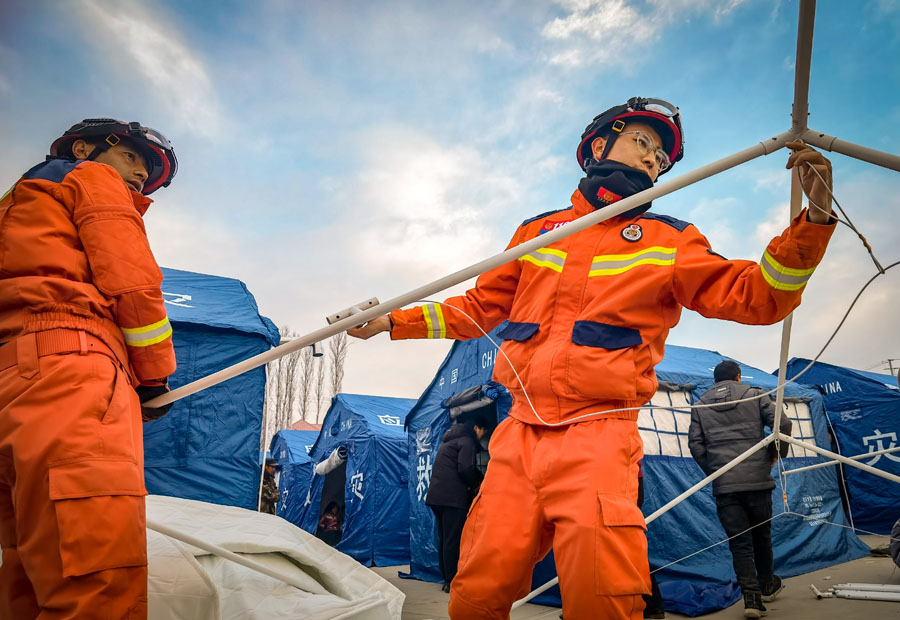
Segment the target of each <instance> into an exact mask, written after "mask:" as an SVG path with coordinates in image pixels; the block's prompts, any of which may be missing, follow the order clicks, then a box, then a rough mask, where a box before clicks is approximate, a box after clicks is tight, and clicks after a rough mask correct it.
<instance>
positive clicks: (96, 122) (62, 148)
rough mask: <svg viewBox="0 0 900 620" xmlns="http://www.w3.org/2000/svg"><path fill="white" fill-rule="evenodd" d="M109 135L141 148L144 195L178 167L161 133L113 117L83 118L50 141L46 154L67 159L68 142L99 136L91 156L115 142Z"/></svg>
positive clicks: (165, 184) (162, 183) (168, 179)
mask: <svg viewBox="0 0 900 620" xmlns="http://www.w3.org/2000/svg"><path fill="white" fill-rule="evenodd" d="M113 136H118V137H123V138H128V139H130V140H131V141H132V142H134V143H135V145H136V146H137V148H139V149H140V150H141V151H143V153H144V158H145V159H146V160H147V181H146V183H144V189H143V190H142V193H143V194H144V195H149V194H152V193H153V192H154V191H156V190H158V189H159V188H160V187H168V186H169V184H170V183H171V182H172V178H173V177H174V176H175V173H176V172H177V171H178V160H177V159H176V158H175V151H174V149H173V148H172V145H171V144H170V143H169V141H168V140H167V139H166V137H165V136H164V135H162V134H161V133H159V132H158V131H156V130H155V129H151V128H150V127H144V126H143V125H141V124H140V123H137V122H131V123H126V122H124V121H118V120H116V119H113V118H86V119H84V120H83V121H81V122H80V123H77V124H75V125H73V126H72V127H70V128H69V129H68V131H66V132H65V133H64V134H63V135H62V136H60V137H59V138H57V139H56V140H55V141H54V142H53V144H52V145H50V156H51V157H62V158H66V159H71V158H72V144H73V143H74V142H75V141H76V140H79V139H87V138H101V139H103V142H102V143H101V144H100V145H98V146H97V147H96V148H95V149H94V152H92V153H91V156H92V158H93V157H96V156H97V155H99V154H100V153H102V152H103V151H105V150H107V149H109V148H110V147H112V146H115V145H116V144H117V143H118V140H117V139H115V140H114V139H112V137H113Z"/></svg>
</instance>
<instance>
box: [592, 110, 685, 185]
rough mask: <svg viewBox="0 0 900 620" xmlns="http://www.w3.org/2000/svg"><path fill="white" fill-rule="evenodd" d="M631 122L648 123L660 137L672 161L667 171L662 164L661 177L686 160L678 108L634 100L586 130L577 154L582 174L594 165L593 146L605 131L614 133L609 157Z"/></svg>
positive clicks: (612, 111)
mask: <svg viewBox="0 0 900 620" xmlns="http://www.w3.org/2000/svg"><path fill="white" fill-rule="evenodd" d="M628 120H640V121H642V122H645V123H647V124H648V125H651V126H652V127H653V128H654V129H656V130H657V132H658V133H659V137H660V138H661V139H662V143H663V153H664V154H665V155H666V156H667V158H668V160H669V163H668V165H667V166H666V167H663V166H662V162H660V168H659V173H660V174H662V173H663V172H666V171H668V170H670V169H671V168H672V165H673V164H674V163H675V162H677V161H679V160H680V159H681V158H682V157H684V130H683V129H682V126H681V113H680V112H679V110H678V107H677V106H675V105H673V104H671V103H669V102H668V101H664V100H663V99H653V98H644V97H632V98H631V99H629V100H628V102H627V103H626V104H625V105H620V106H615V107H612V108H610V109H609V110H607V111H605V112H603V113H602V114H598V115H597V116H595V117H594V120H592V121H591V123H590V124H589V125H588V126H587V127H586V128H585V130H584V133H582V134H581V142H580V143H579V144H578V150H577V152H576V157H577V158H578V165H579V166H581V168H582V170H587V167H588V165H589V164H590V163H591V162H592V161H593V153H592V152H591V142H593V140H594V138H596V137H597V136H598V134H599V133H600V132H601V131H603V130H605V129H609V130H610V136H609V140H608V141H607V145H606V151H605V152H604V155H605V154H606V152H608V151H609V149H610V147H612V144H613V142H615V139H616V137H617V136H619V135H621V133H622V130H623V129H625V125H626V123H627V121H628Z"/></svg>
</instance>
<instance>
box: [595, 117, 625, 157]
mask: <svg viewBox="0 0 900 620" xmlns="http://www.w3.org/2000/svg"><path fill="white" fill-rule="evenodd" d="M623 129H625V121H623V120H622V119H621V118H620V119H617V120H615V121H614V122H613V124H612V125H610V127H609V137H608V138H607V139H606V146H605V147H604V148H603V154H602V155H601V156H600V159H601V160H602V159H606V156H607V155H608V154H609V150H610V149H611V148H612V145H613V144H615V142H616V138H618V137H619V134H620V133H622V130H623Z"/></svg>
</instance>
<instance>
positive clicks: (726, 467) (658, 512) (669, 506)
mask: <svg viewBox="0 0 900 620" xmlns="http://www.w3.org/2000/svg"><path fill="white" fill-rule="evenodd" d="M775 435H776V433H772V434H771V435H769V436H768V437H765V438H764V439H761V440H760V441H759V442H758V443H756V444H754V445H753V446H751V447H749V448H747V450H745V451H744V452H742V453H741V454H739V455H738V456H736V457H735V458H734V460H733V461H730V462H729V463H727V464H726V465H724V466H723V467H722V468H721V469H719V470H717V471H715V472H713V473H712V474H710V475H709V476H707V477H706V478H704V479H703V480H701V481H700V482H698V483H697V484H695V485H694V486H692V487H691V488H689V489H688V490H687V491H685V492H684V493H682V494H681V495H679V496H678V497H676V498H675V499H673V500H672V501H670V502H669V503H668V504H666V505H665V506H662V507H661V508H659V509H658V510H656V511H655V512H654V513H653V514H651V515H650V516H649V517H647V518H646V522H647V523H648V524H650V523H652V522H653V521H655V520H656V519H658V518H659V517H661V516H662V515H663V514H665V513H667V512H668V511H669V510H671V509H672V508H674V507H675V506H676V505H678V504H680V503H681V502H683V501H684V500H686V499H687V498H689V497H690V496H691V495H693V494H694V493H696V492H697V491H699V490H700V489H702V488H703V487H705V486H706V485H707V484H709V483H710V482H712V481H713V480H715V479H716V478H718V477H719V476H721V475H723V474H724V473H726V472H727V471H729V470H731V469H733V468H735V467H737V466H738V465H740V464H741V463H743V462H744V461H745V460H747V459H748V458H749V457H750V456H751V455H752V454H753V453H755V452H756V451H757V450H761V449H762V448H764V447H765V446H767V445H769V444H770V443H772V442H773V441H775ZM557 583H559V577H554V578H553V579H551V580H550V581H548V582H547V583H545V584H544V585H542V586H540V587H539V588H536V589H534V590H532V591H531V592H529V593H528V594H527V595H525V596H524V597H522V598H520V599H519V600H518V601H516V602H515V603H513V605H512V609H516V608H518V607H521V606H522V605H524V604H525V603H527V602H528V601H530V600H531V599H533V598H534V597H536V596H537V595H539V594H541V593H543V592H544V591H545V590H548V589H550V588H552V587H553V586H555V585H556V584H557Z"/></svg>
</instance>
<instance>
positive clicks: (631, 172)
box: [578, 160, 653, 218]
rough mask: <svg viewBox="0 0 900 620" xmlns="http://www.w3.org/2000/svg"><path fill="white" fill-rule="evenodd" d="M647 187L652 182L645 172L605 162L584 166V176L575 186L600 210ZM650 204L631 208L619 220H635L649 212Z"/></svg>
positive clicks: (651, 185) (614, 162)
mask: <svg viewBox="0 0 900 620" xmlns="http://www.w3.org/2000/svg"><path fill="white" fill-rule="evenodd" d="M651 187H653V181H652V180H651V179H650V176H649V175H648V174H647V173H646V172H643V171H641V170H638V169H636V168H632V167H631V166H626V165H625V164H622V163H619V162H617V161H609V160H603V161H600V162H597V163H594V164H592V165H590V166H588V169H587V176H586V177H584V178H583V179H581V182H580V183H579V184H578V190H579V191H580V192H581V194H582V195H583V196H584V197H585V198H586V199H587V201H588V202H589V203H591V204H592V205H593V206H594V208H595V209H602V208H603V207H606V206H609V205H611V204H612V203H614V202H618V201H619V200H622V199H623V198H628V197H629V196H633V195H634V194H637V193H638V192H641V191H643V190H645V189H649V188H651ZM650 204H651V203H650V202H647V203H645V204H642V205H641V206H639V207H635V208H634V209H631V210H629V211H626V212H625V213H622V214H620V217H625V218H632V217H637V216H638V215H640V214H641V213H643V212H645V211H646V210H647V209H649V208H650Z"/></svg>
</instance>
